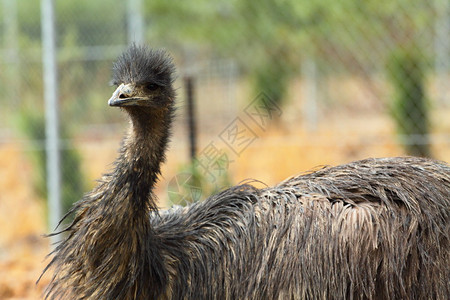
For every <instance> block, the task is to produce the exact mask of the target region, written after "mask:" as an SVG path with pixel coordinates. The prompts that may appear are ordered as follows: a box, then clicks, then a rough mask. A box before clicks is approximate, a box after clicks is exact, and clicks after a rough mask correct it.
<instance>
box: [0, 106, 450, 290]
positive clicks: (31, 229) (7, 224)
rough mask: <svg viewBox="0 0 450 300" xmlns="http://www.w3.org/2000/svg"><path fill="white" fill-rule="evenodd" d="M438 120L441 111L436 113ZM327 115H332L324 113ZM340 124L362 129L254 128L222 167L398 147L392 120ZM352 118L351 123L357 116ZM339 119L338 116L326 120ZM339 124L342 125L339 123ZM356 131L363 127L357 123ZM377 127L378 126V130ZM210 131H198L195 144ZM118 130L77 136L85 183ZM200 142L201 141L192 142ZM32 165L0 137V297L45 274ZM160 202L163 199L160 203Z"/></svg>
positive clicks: (268, 167) (293, 168)
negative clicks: (245, 143)
mask: <svg viewBox="0 0 450 300" xmlns="http://www.w3.org/2000/svg"><path fill="white" fill-rule="evenodd" d="M442 119H443V120H445V119H446V118H445V113H444V114H443V118H442ZM445 121H446V122H447V123H446V124H443V125H442V126H441V127H442V128H440V132H444V133H445V132H447V133H448V132H450V124H449V122H448V121H447V120H445ZM331 122H332V121H331ZM348 122H349V124H347V125H346V126H348V128H355V127H358V126H361V122H362V123H364V124H365V126H367V130H366V131H365V134H364V135H357V134H349V135H345V136H344V135H339V136H336V135H334V134H333V133H332V132H327V131H326V130H323V129H321V128H319V129H318V132H316V133H314V134H312V133H307V132H301V131H297V130H294V129H292V128H289V126H284V129H282V130H281V129H270V128H269V129H267V130H266V131H265V132H262V131H259V132H257V134H258V138H257V139H256V140H255V141H254V142H253V143H252V144H251V145H250V146H249V147H248V148H247V149H245V151H243V152H242V154H241V155H240V156H234V157H231V158H232V160H233V162H232V163H231V164H230V167H229V171H230V174H231V175H232V178H233V181H234V182H235V183H237V182H239V181H241V180H243V179H246V178H255V179H259V180H261V181H263V182H265V183H267V184H269V185H271V184H275V183H276V182H278V181H280V180H282V179H284V178H286V177H288V176H290V175H293V174H295V173H299V172H303V171H307V170H309V169H311V168H314V167H316V166H320V165H327V164H330V165H334V164H340V163H344V162H348V161H351V160H355V159H361V158H365V157H369V156H370V157H377V156H396V155H402V154H403V152H402V150H401V148H400V147H399V146H398V145H397V144H396V143H395V139H394V138H387V139H386V138H384V136H392V131H393V130H392V128H390V127H389V125H386V124H384V123H383V122H380V121H379V120H377V119H370V118H367V116H366V117H361V118H360V119H359V121H358V120H355V121H354V122H356V123H355V124H352V123H351V122H352V121H348ZM358 122H359V123H358ZM336 126H342V124H339V121H336V122H335V124H331V125H329V126H328V128H334V127H336ZM344 132H345V128H344ZM359 132H364V131H363V130H359ZM380 132H381V134H380ZM216 138H217V137H215V138H211V137H200V142H201V146H203V147H204V146H205V145H207V144H208V143H209V142H210V141H211V140H213V139H215V141H217V145H218V146H220V147H222V148H223V147H224V146H223V144H220V140H216ZM119 140H120V137H119V136H115V137H113V138H110V139H108V140H107V141H104V140H103V141H100V142H99V141H98V138H91V139H86V140H80V141H78V142H77V146H79V147H80V149H81V150H80V151H81V152H82V155H83V158H84V162H83V169H84V170H85V173H86V176H87V177H88V178H89V180H90V183H91V186H92V185H93V184H94V181H93V180H94V179H95V178H97V177H99V176H100V174H101V173H102V172H104V171H105V170H107V168H109V167H110V166H111V162H112V161H113V160H114V158H115V156H116V153H117V148H118V145H119ZM182 143H183V142H182V141H180V140H179V139H174V141H173V142H172V144H171V150H170V152H169V154H168V157H167V161H168V163H167V164H166V165H165V166H164V168H163V174H164V175H163V178H162V180H161V182H160V183H159V187H158V191H157V192H158V195H159V199H161V202H163V201H164V199H167V192H166V190H167V181H168V180H170V178H172V177H173V176H174V175H175V174H176V172H177V171H178V170H179V166H180V164H181V163H182V162H183V161H185V158H186V156H187V155H186V153H187V150H186V145H183V144H182ZM199 148H201V147H199ZM448 148H449V143H448V141H446V142H444V143H441V144H439V145H438V146H436V147H435V148H434V149H433V150H434V153H435V155H436V157H437V158H439V159H441V160H445V161H450V149H448ZM31 168H32V166H31V164H30V162H29V159H28V156H27V154H26V153H25V152H24V150H23V149H22V147H21V144H19V143H15V142H9V143H3V144H0V190H1V191H2V192H1V193H0V232H1V235H0V299H38V298H39V297H40V295H41V293H42V291H43V289H44V287H45V284H46V283H47V282H48V279H49V278H48V276H47V277H44V278H43V281H42V282H41V283H40V284H39V285H37V286H36V285H35V282H36V280H37V278H38V277H39V275H40V273H41V271H42V269H43V268H44V266H45V264H46V262H48V260H45V256H46V254H47V253H48V252H49V241H48V240H47V239H45V238H43V237H42V235H43V234H44V233H46V232H47V229H46V221H45V219H46V217H45V205H44V202H43V201H42V200H40V199H37V198H36V196H35V195H34V193H33V188H32V178H31V174H32V169H31ZM161 206H164V203H161Z"/></svg>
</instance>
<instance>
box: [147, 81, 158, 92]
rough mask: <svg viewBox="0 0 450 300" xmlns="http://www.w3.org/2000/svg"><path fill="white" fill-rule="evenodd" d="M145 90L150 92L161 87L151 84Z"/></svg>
mask: <svg viewBox="0 0 450 300" xmlns="http://www.w3.org/2000/svg"><path fill="white" fill-rule="evenodd" d="M145 88H146V89H147V90H149V91H155V90H157V89H158V88H159V86H158V85H157V84H154V83H149V84H147V85H146V86H145Z"/></svg>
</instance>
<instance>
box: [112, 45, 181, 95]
mask: <svg viewBox="0 0 450 300" xmlns="http://www.w3.org/2000/svg"><path fill="white" fill-rule="evenodd" d="M174 73H175V66H174V64H173V60H172V58H171V57H170V56H169V54H167V52H166V51H165V50H163V49H150V48H148V47H145V46H138V45H135V44H133V45H131V46H130V47H129V48H128V49H127V50H126V51H125V52H124V53H122V55H120V57H119V58H118V59H117V61H116V62H115V63H114V64H113V77H112V80H111V83H112V84H114V85H119V84H121V83H125V84H126V83H138V84H144V83H145V84H148V83H151V84H156V85H158V86H161V87H168V86H170V85H171V84H172V83H173V80H174Z"/></svg>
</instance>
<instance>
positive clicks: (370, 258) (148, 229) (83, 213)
mask: <svg viewBox="0 0 450 300" xmlns="http://www.w3.org/2000/svg"><path fill="white" fill-rule="evenodd" d="M173 70H174V68H173V65H172V63H171V60H170V59H169V58H168V57H167V55H166V54H165V53H164V52H161V51H153V50H146V49H145V48H140V47H136V46H132V47H131V48H130V49H129V50H127V51H126V52H125V53H124V54H123V55H122V56H121V57H120V58H119V60H118V62H117V63H116V64H115V67H114V80H113V81H114V82H115V84H117V85H120V86H119V87H118V89H117V90H116V92H115V93H114V94H113V97H112V98H111V99H110V100H109V103H110V105H112V106H120V107H122V108H123V109H124V110H125V111H126V112H127V113H128V114H129V115H130V119H131V123H132V126H131V130H130V133H129V134H128V135H127V137H126V138H125V140H124V144H123V146H122V149H121V151H120V155H119V158H118V159H117V161H116V165H115V169H114V171H113V172H112V173H110V174H107V175H105V176H104V177H103V178H102V179H101V181H100V183H99V185H98V186H97V187H96V188H95V189H94V190H93V191H92V192H90V193H88V194H87V195H86V196H85V197H84V198H83V199H82V200H80V201H79V202H78V203H77V204H76V205H75V206H74V208H73V209H72V211H71V213H73V214H75V218H74V221H73V223H72V224H71V225H70V226H69V227H68V228H66V229H65V230H64V232H65V233H66V238H65V239H64V240H63V242H61V244H59V245H58V247H57V248H56V250H55V251H54V253H53V259H52V261H51V262H50V264H49V267H52V268H53V269H54V276H53V279H52V281H51V283H50V285H49V287H48V289H47V292H46V296H47V297H48V298H50V299H447V297H448V295H449V294H450V287H449V280H450V266H449V259H450V257H449V236H450V227H449V208H450V168H449V166H448V165H447V164H445V163H442V162H437V161H433V160H428V159H420V158H386V159H368V160H364V161H358V162H354V163H350V164H347V165H342V166H338V167H330V168H323V169H321V170H318V171H316V172H311V173H306V174H303V175H299V176H296V177H292V178H290V179H288V180H286V181H284V182H282V183H280V184H279V185H277V186H275V187H271V188H265V189H256V188H254V187H252V186H250V185H240V186H236V187H233V188H230V189H227V190H225V191H223V192H221V193H220V194H218V195H215V196H212V197H210V198H209V199H207V200H205V201H203V202H200V203H195V204H192V205H190V206H188V207H184V208H173V209H170V210H168V211H163V212H158V210H157V209H156V204H155V196H154V194H153V191H152V190H153V187H154V184H155V182H156V180H157V177H158V175H159V172H160V164H161V162H163V161H164V152H165V149H166V145H167V141H168V137H169V128H170V125H171V120H172V115H173V101H174V97H175V96H174V91H173V88H172V76H173Z"/></svg>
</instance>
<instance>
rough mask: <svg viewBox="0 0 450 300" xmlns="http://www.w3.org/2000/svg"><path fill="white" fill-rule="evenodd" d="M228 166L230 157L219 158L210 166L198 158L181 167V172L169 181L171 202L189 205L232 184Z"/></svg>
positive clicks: (171, 203)
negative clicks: (202, 163)
mask: <svg viewBox="0 0 450 300" xmlns="http://www.w3.org/2000/svg"><path fill="white" fill-rule="evenodd" d="M228 167H229V161H228V159H218V160H216V161H215V162H214V165H212V166H209V168H205V166H203V165H201V163H200V162H199V161H198V160H195V161H194V162H191V163H189V164H187V165H185V166H183V167H181V168H180V172H178V174H177V175H175V177H174V178H172V179H171V180H170V181H169V186H168V196H169V204H170V205H187V204H189V203H192V202H197V201H200V200H203V199H205V197H208V196H210V195H214V194H216V193H218V192H220V191H221V190H223V189H224V188H226V187H229V186H231V180H230V176H229V173H228Z"/></svg>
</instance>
